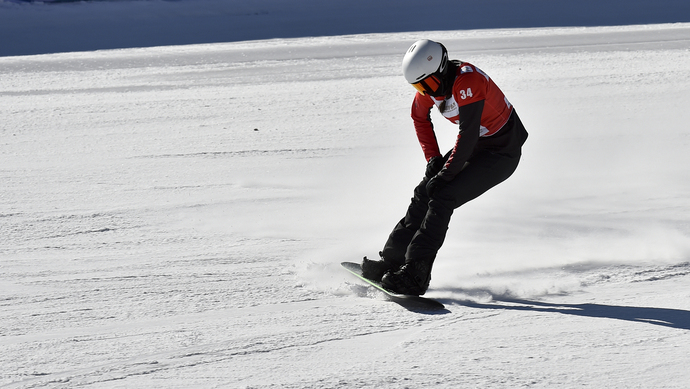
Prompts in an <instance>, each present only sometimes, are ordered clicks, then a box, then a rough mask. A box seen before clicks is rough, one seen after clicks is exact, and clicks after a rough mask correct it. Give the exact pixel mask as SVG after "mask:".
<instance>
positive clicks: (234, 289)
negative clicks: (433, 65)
mask: <svg viewBox="0 0 690 389" xmlns="http://www.w3.org/2000/svg"><path fill="white" fill-rule="evenodd" d="M420 38H430V39H436V40H440V41H441V42H443V43H445V44H446V46H447V47H448V49H449V51H450V54H451V57H452V58H458V59H463V60H465V61H470V62H472V63H473V64H475V65H477V66H479V67H480V68H482V69H483V70H484V71H485V72H487V73H488V74H489V75H490V76H491V77H492V78H493V79H494V80H495V81H496V83H497V84H498V85H499V86H501V88H502V89H503V91H504V92H505V93H506V95H507V96H508V98H509V99H510V101H511V103H512V104H513V105H514V106H515V107H516V109H517V111H518V112H519V114H520V116H521V118H522V120H523V122H524V123H525V125H526V127H527V130H528V131H529V133H530V138H529V139H528V141H527V143H526V144H525V147H524V150H523V159H522V161H521V164H520V166H519V168H518V170H517V172H516V173H515V174H514V175H513V177H511V178H510V179H509V180H508V181H506V182H505V183H503V184H501V185H499V186H497V187H496V188H494V189H492V190H491V191H489V192H487V193H486V194H485V195H484V196H482V197H480V198H479V199H477V200H475V201H473V202H470V203H468V204H466V205H465V206H463V207H462V208H461V209H458V210H457V211H456V213H455V215H454V217H453V220H452V223H451V226H450V230H449V234H448V238H447V241H446V244H445V245H444V247H443V248H442V249H441V251H440V253H439V256H438V259H437V261H436V265H435V268H434V272H433V276H432V281H431V288H430V290H429V292H428V293H427V296H428V297H432V298H435V299H438V300H439V301H441V302H443V303H444V304H445V305H446V308H447V309H446V310H445V311H441V312H428V311H423V310H409V309H406V308H404V307H402V306H400V305H398V304H396V303H394V302H390V301H388V300H386V299H385V298H384V297H383V296H382V295H381V294H380V293H378V292H376V291H375V290H373V289H372V288H367V287H366V286H365V285H363V284H361V283H360V282H358V281H357V279H355V278H354V277H352V276H350V275H349V274H348V273H347V272H345V271H344V270H343V269H342V268H340V265H339V263H340V262H341V261H359V260H360V259H361V257H362V256H364V255H368V256H373V257H375V256H376V253H377V252H378V250H380V249H381V246H382V245H383V242H384V241H385V239H386V237H387V235H388V233H389V232H390V230H391V229H392V228H393V226H394V224H395V223H396V222H397V221H398V219H399V218H400V217H402V216H403V214H404V211H405V209H406V207H407V203H408V201H409V198H410V197H411V194H412V188H413V187H414V185H415V184H416V183H417V182H418V181H419V180H420V179H421V177H422V175H423V173H424V167H425V161H424V158H423V155H422V152H421V150H420V148H419V145H418V143H417V140H416V137H415V134H414V130H413V128H412V123H411V119H410V118H409V109H410V104H411V101H412V95H413V92H414V90H413V89H412V88H411V87H410V86H409V85H407V84H406V83H405V81H404V78H403V77H402V76H401V75H400V61H401V58H402V54H403V53H404V51H405V50H406V49H407V48H408V47H409V45H410V44H411V43H412V42H414V41H415V40H417V39H420ZM689 59H690V24H683V23H681V24H649V25H640V26H617V27H587V28H535V29H494V30H469V31H444V32H440V31H435V32H427V33H416V32H415V33H411V32H410V33H385V34H383V33H381V34H362V35H347V36H330V37H314V38H298V39H271V40H263V41H248V42H237V43H225V44H223V43H217V44H203V45H187V46H167V47H154V48H139V49H122V50H103V51H91V52H88V51H87V52H80V53H61V54H50V55H39V56H21V57H4V58H0V117H2V123H1V124H0V132H1V133H0V182H2V184H1V185H0V349H2V350H3V352H2V353H0V387H2V388H63V387H64V388H67V387H69V388H73V387H90V388H126V387H127V388H129V387H141V388H144V387H145V388H158V387H160V388H194V387H223V388H225V387H231V388H349V387H353V388H354V387H357V388H388V387H390V388H405V387H409V388H431V387H437V388H465V387H477V388H517V387H534V388H556V387H562V388H565V387H568V388H571V387H590V388H635V387H639V388H650V387H655V388H684V387H687V385H688V382H690V370H688V368H687V367H688V365H690V356H689V355H688V350H690V223H689V221H688V215H690V196H688V193H689V192H690V153H688V147H689V146H690V132H689V131H688V123H690V110H689V109H688V103H690V97H689V96H690V94H689V91H690V67H688V66H687V64H688V60H689ZM433 118H434V121H435V124H436V130H437V133H438V134H439V142H440V143H441V146H442V148H444V149H449V148H450V147H452V143H453V140H454V138H455V136H456V131H457V130H456V129H455V128H454V126H452V125H451V124H449V123H447V122H445V121H442V120H443V119H442V118H441V117H440V115H436V113H434V116H433Z"/></svg>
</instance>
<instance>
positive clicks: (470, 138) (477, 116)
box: [438, 100, 484, 181]
mask: <svg viewBox="0 0 690 389" xmlns="http://www.w3.org/2000/svg"><path fill="white" fill-rule="evenodd" d="M459 110H460V123H459V127H460V129H459V132H458V138H457V139H456V141H455V147H453V150H452V151H451V153H450V156H449V157H448V161H447V162H446V164H445V165H444V166H443V169H441V171H440V172H439V173H438V175H439V176H440V177H441V178H443V179H445V180H447V181H450V180H452V179H453V178H455V176H456V175H457V174H458V173H460V171H461V170H462V168H463V167H465V162H467V160H468V159H469V158H470V156H471V155H472V151H474V147H475V146H476V145H477V141H478V140H479V129H480V125H481V119H482V112H483V111H484V100H479V101H476V102H474V103H471V104H467V105H463V106H461V107H460V108H459Z"/></svg>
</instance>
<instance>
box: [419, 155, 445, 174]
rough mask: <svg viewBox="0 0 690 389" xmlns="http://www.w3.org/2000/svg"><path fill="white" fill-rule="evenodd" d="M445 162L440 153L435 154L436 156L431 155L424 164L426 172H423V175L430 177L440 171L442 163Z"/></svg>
mask: <svg viewBox="0 0 690 389" xmlns="http://www.w3.org/2000/svg"><path fill="white" fill-rule="evenodd" d="M445 163H446V160H445V159H443V157H442V156H440V155H439V156H436V157H431V159H430V160H429V162H428V163H427V164H426V173H425V174H424V176H425V177H426V178H429V179H431V178H432V177H434V176H435V175H437V174H438V172H440V171H441V169H443V165H444V164H445Z"/></svg>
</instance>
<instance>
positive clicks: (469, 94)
mask: <svg viewBox="0 0 690 389" xmlns="http://www.w3.org/2000/svg"><path fill="white" fill-rule="evenodd" d="M468 97H470V98H471V97H472V88H467V89H461V90H460V98H461V99H463V100H465V99H467V98H468Z"/></svg>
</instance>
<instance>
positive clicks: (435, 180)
mask: <svg viewBox="0 0 690 389" xmlns="http://www.w3.org/2000/svg"><path fill="white" fill-rule="evenodd" d="M447 183H448V181H446V180H444V179H443V178H442V177H440V176H434V177H432V178H431V179H430V180H429V182H427V183H426V194H427V195H428V196H429V197H430V198H433V197H434V195H435V194H436V193H438V191H439V190H440V189H441V188H443V187H444V186H446V184H447Z"/></svg>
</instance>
